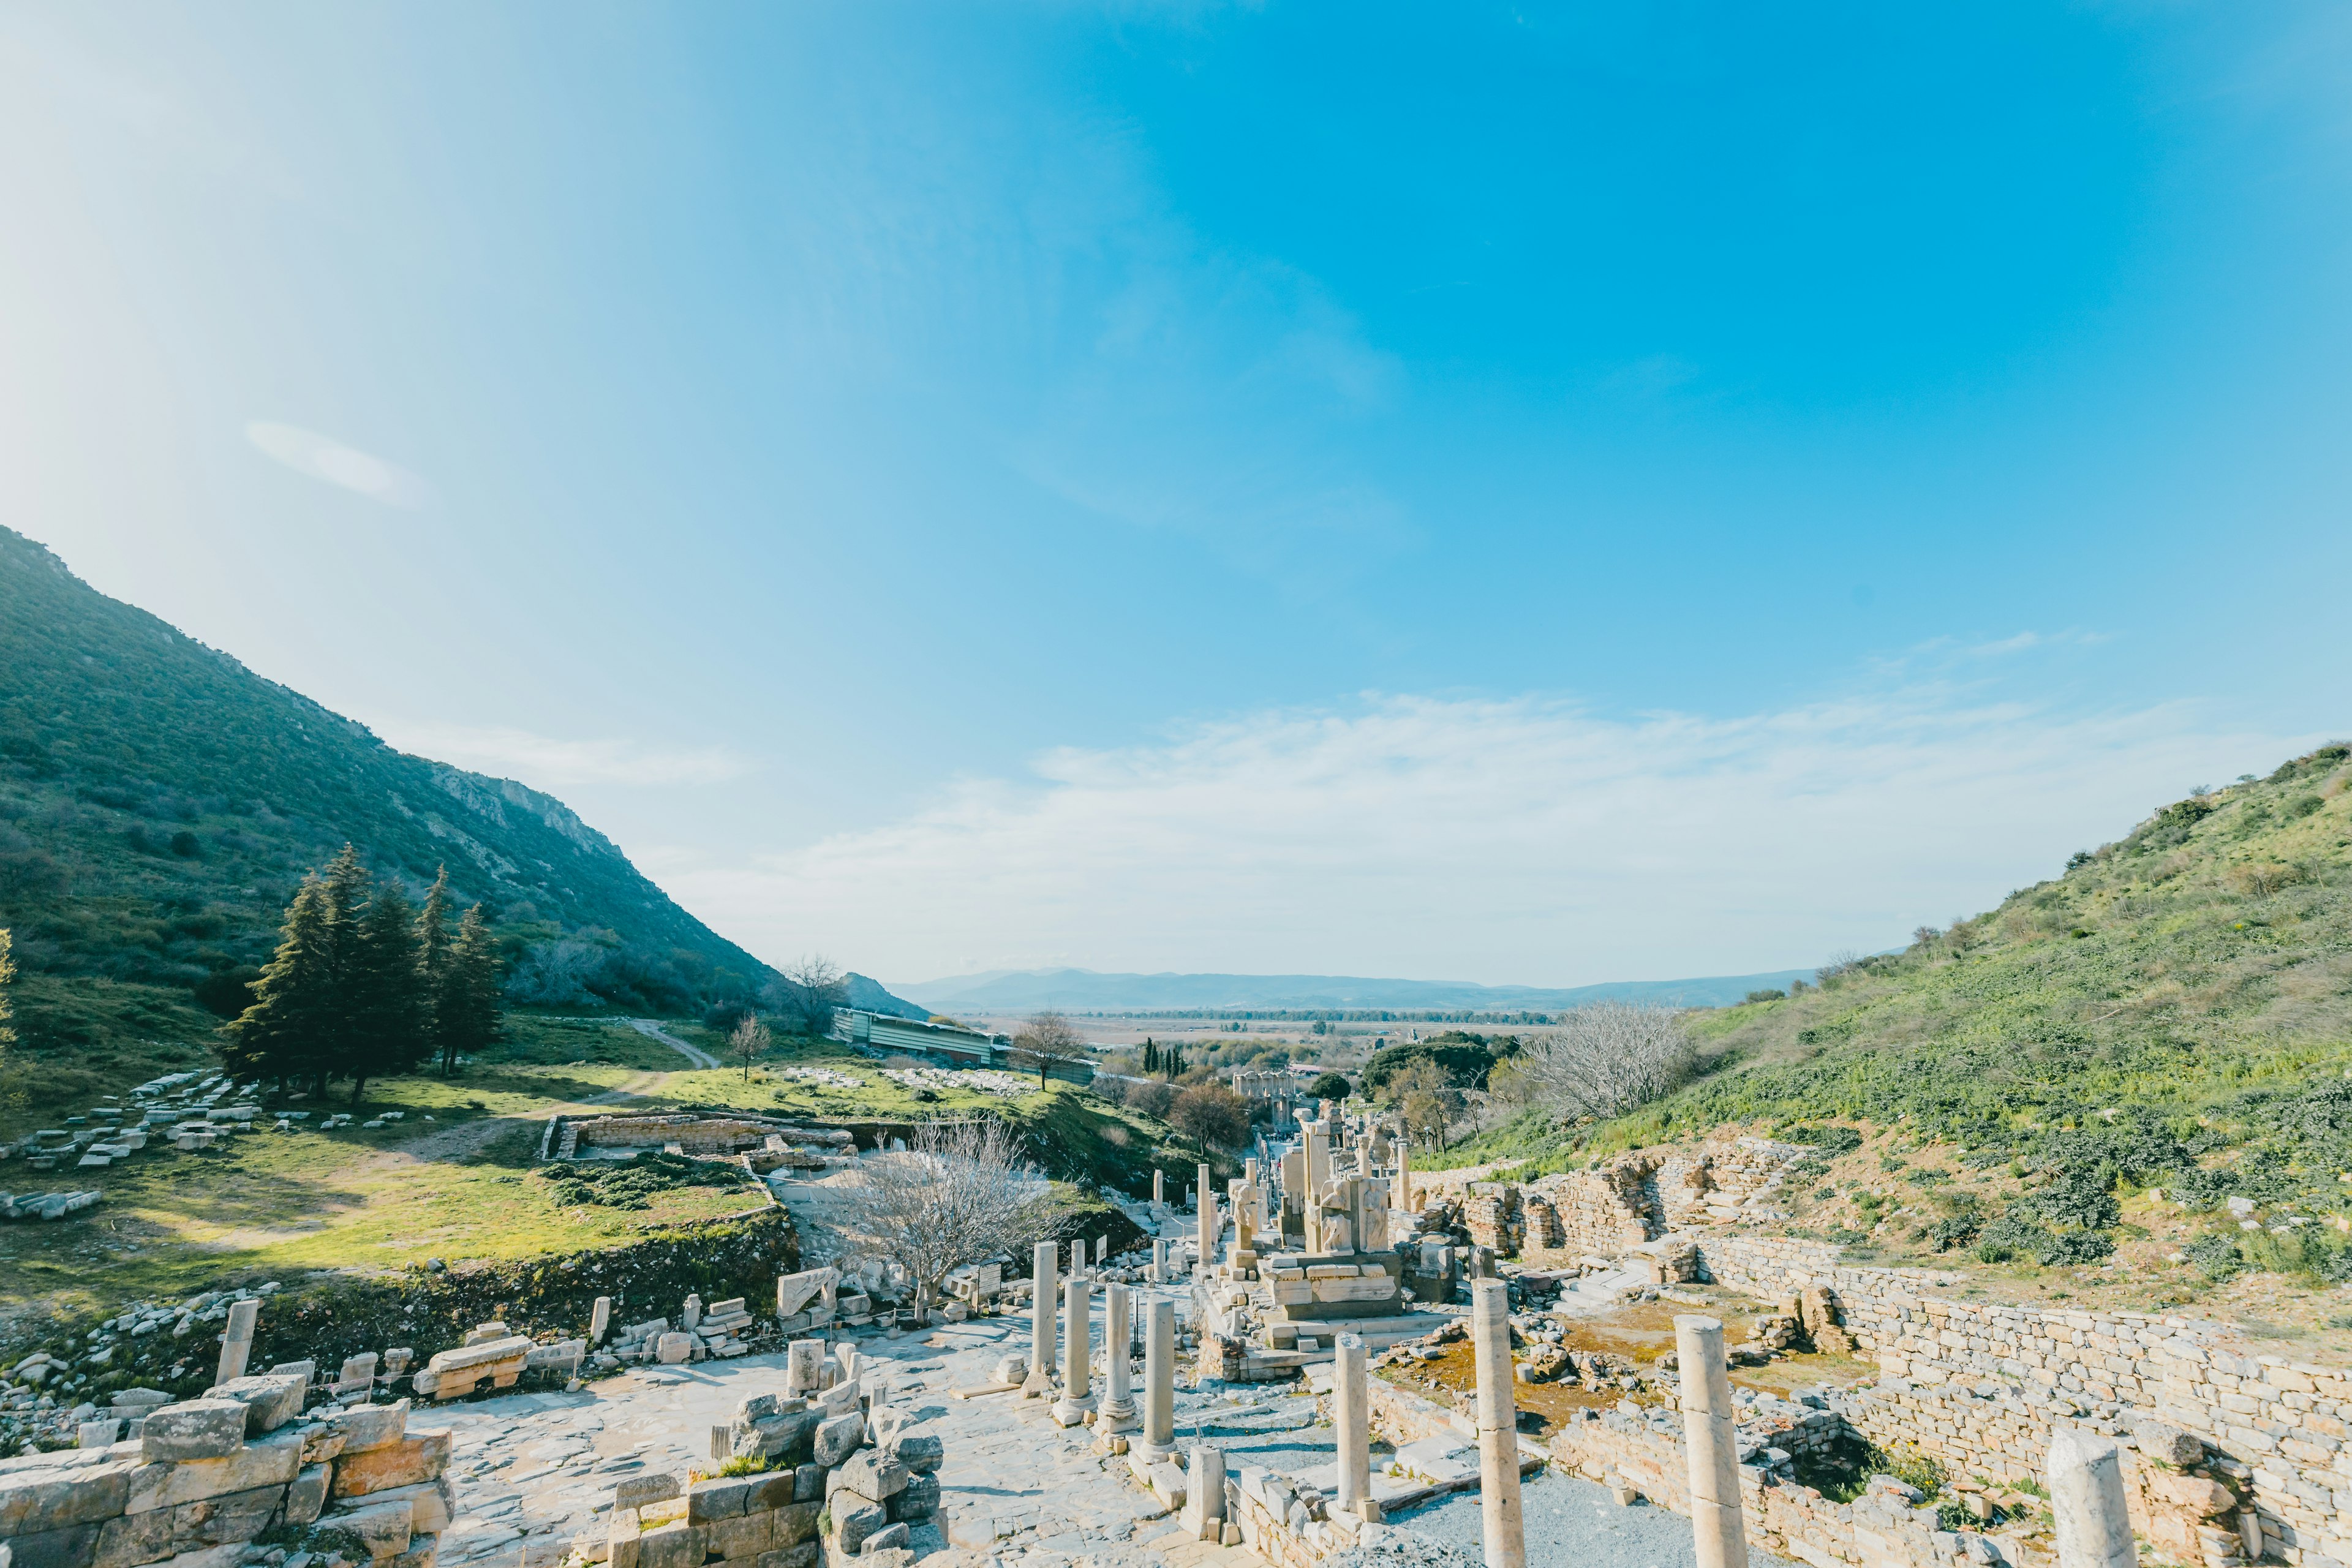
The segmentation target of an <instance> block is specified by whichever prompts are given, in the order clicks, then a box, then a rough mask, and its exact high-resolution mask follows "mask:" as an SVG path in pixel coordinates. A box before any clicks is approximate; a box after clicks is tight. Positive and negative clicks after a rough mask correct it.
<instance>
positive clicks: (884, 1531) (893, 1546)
mask: <svg viewBox="0 0 2352 1568" xmlns="http://www.w3.org/2000/svg"><path fill="white" fill-rule="evenodd" d="M914 1539H915V1534H914V1531H910V1530H908V1528H907V1527H906V1526H905V1525H903V1524H886V1525H884V1526H883V1527H882V1528H881V1529H879V1530H877V1531H875V1532H874V1533H873V1534H871V1535H869V1536H867V1537H866V1540H865V1542H863V1543H862V1544H860V1545H859V1547H858V1548H857V1554H858V1555H859V1556H861V1557H878V1556H880V1555H881V1554H882V1553H883V1552H904V1551H906V1550H907V1549H908V1546H909V1545H911V1544H912V1542H913V1541H914Z"/></svg>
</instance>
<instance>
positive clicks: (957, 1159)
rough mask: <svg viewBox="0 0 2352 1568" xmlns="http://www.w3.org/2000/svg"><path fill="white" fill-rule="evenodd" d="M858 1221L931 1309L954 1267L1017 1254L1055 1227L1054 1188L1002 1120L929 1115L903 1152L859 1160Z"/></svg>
mask: <svg viewBox="0 0 2352 1568" xmlns="http://www.w3.org/2000/svg"><path fill="white" fill-rule="evenodd" d="M857 1180H858V1184H859V1186H860V1187H862V1188H863V1189H864V1194H863V1195H864V1202H863V1203H862V1204H861V1205H860V1207H859V1213H858V1218H857V1221H856V1226H857V1229H858V1230H859V1231H861V1232H862V1233H863V1234H864V1236H865V1237H866V1239H867V1240H868V1241H870V1242H871V1243H872V1244H873V1245H874V1247H875V1249H876V1250H877V1252H878V1253H880V1254H881V1255H882V1256H883V1257H886V1258H889V1259H890V1260H891V1261H892V1262H894V1263H897V1264H898V1265H900V1266H901V1267H903V1268H905V1269H906V1270H907V1273H908V1277H909V1278H911V1279H913V1280H914V1283H915V1303H916V1305H917V1306H918V1307H919V1309H921V1310H923V1311H924V1312H925V1313H926V1314H928V1313H929V1310H930V1307H931V1305H932V1303H934V1302H935V1301H937V1300H939V1291H940V1281H941V1280H943V1279H946V1278H947V1277H948V1274H949V1273H950V1270H953V1269H957V1268H962V1267H963V1266H964V1265H966V1264H968V1263H978V1262H981V1261H982V1260H983V1259H986V1258H992V1257H994V1256H996V1254H998V1253H1000V1252H1011V1253H1013V1255H1014V1256H1015V1257H1018V1256H1019V1254H1020V1253H1021V1251H1022V1249H1023V1248H1024V1247H1027V1246H1029V1244H1030V1243H1032V1242H1033V1241H1034V1240H1036V1239H1037V1238H1038V1237H1042V1236H1044V1235H1045V1234H1047V1233H1048V1232H1049V1231H1050V1230H1051V1228H1052V1223H1053V1218H1052V1199H1051V1195H1050V1191H1049V1189H1048V1188H1047V1187H1046V1185H1045V1181H1044V1180H1043V1178H1041V1177H1040V1176H1039V1175H1038V1173H1037V1170H1036V1167H1035V1166H1034V1165H1032V1164H1031V1163H1029V1162H1028V1161H1027V1160H1026V1159H1024V1157H1023V1156H1022V1153H1021V1144H1020V1141H1019V1140H1018V1138H1016V1137H1015V1136H1014V1135H1013V1131H1011V1130H1010V1129H1009V1128H1007V1127H1006V1126H1005V1124H1004V1123H1003V1122H1002V1121H992V1120H987V1119H975V1120H972V1121H926V1122H922V1123H920V1124H919V1125H918V1126H917V1127H916V1129H915V1131H914V1136H913V1137H912V1138H911V1139H909V1140H908V1144H907V1147H906V1149H905V1150H904V1151H902V1152H890V1153H887V1154H875V1155H870V1156H868V1157H867V1158H866V1159H865V1160H863V1161H861V1162H860V1163H859V1166H858V1173H857Z"/></svg>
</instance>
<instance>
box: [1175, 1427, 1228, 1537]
mask: <svg viewBox="0 0 2352 1568" xmlns="http://www.w3.org/2000/svg"><path fill="white" fill-rule="evenodd" d="M1182 1521H1183V1527H1184V1533H1185V1534H1187V1535H1189V1536H1191V1537H1192V1539H1193V1540H1195V1541H1209V1542H1214V1541H1217V1540H1219V1539H1220V1538H1221V1537H1222V1535H1223V1531H1224V1527H1225V1451H1224V1450H1223V1448H1212V1447H1209V1446H1208V1445H1207V1444H1205V1443H1202V1444H1196V1445H1195V1446H1194V1447H1193V1449H1192V1464H1191V1465H1189V1466H1187V1467H1186V1471H1185V1478H1184V1512H1183V1516H1182Z"/></svg>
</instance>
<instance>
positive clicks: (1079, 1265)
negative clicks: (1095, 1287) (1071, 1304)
mask: <svg viewBox="0 0 2352 1568" xmlns="http://www.w3.org/2000/svg"><path fill="white" fill-rule="evenodd" d="M1086 1271H1087V1244H1086V1243H1085V1242H1084V1241H1082V1240H1076V1239H1073V1240H1072V1241H1071V1243H1070V1278H1071V1279H1076V1278H1077V1277H1078V1276H1079V1275H1081V1274H1084V1273H1085V1272H1086Z"/></svg>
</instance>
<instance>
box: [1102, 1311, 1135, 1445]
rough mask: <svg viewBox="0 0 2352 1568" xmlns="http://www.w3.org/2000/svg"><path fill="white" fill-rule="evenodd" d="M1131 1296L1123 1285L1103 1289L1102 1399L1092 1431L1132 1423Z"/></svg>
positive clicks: (1119, 1428)
mask: <svg viewBox="0 0 2352 1568" xmlns="http://www.w3.org/2000/svg"><path fill="white" fill-rule="evenodd" d="M1132 1301H1133V1298H1131V1297H1130V1296H1129V1295H1128V1293H1127V1287H1126V1286H1124V1285H1110V1286H1106V1287H1105V1288H1104V1289H1103V1385H1104V1386H1103V1401H1102V1405H1100V1407H1098V1408H1097V1410H1096V1412H1095V1430H1096V1431H1097V1432H1124V1431H1126V1430H1127V1429H1128V1428H1129V1427H1130V1426H1134V1425H1135V1397H1134V1395H1133V1394H1132V1393H1130V1392H1129V1387H1128V1384H1129V1363H1128V1359H1127V1342H1128V1338H1129V1335H1130V1334H1132V1333H1133V1332H1134V1323H1133V1320H1132V1319H1131V1317H1130V1316H1129V1312H1130V1310H1131V1305H1132Z"/></svg>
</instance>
